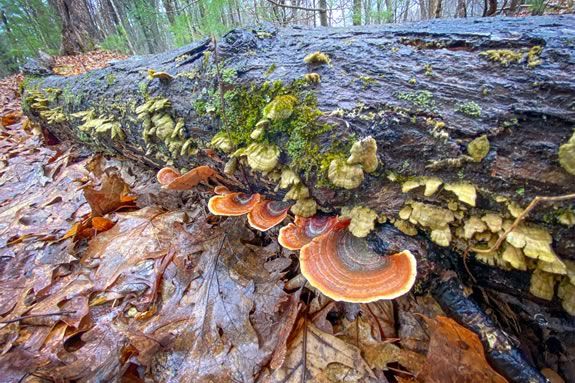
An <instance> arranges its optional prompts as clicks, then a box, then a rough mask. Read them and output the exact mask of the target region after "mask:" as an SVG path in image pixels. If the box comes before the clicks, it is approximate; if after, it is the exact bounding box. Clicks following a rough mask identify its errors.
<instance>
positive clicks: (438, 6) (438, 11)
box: [434, 0, 443, 19]
mask: <svg viewBox="0 0 575 383" xmlns="http://www.w3.org/2000/svg"><path fill="white" fill-rule="evenodd" d="M442 12H443V1H442V0H436V3H435V12H434V15H435V18H436V19H439V18H441V13H442Z"/></svg>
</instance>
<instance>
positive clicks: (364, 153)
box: [347, 136, 379, 173]
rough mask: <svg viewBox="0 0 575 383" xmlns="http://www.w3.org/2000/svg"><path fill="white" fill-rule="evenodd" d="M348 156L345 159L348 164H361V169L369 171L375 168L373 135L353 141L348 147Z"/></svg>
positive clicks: (375, 151) (375, 148) (375, 152)
mask: <svg viewBox="0 0 575 383" xmlns="http://www.w3.org/2000/svg"><path fill="white" fill-rule="evenodd" d="M349 152H350V154H351V155H350V156H349V158H348V159H347V164H348V165H361V166H362V168H363V170H365V171H366V172H368V173H371V172H373V171H375V169H377V165H378V164H379V162H378V160H377V142H376V141H375V140H374V139H373V137H371V136H368V137H366V138H364V139H362V140H360V141H357V142H355V143H354V144H353V145H352V147H351V149H350V151H349Z"/></svg>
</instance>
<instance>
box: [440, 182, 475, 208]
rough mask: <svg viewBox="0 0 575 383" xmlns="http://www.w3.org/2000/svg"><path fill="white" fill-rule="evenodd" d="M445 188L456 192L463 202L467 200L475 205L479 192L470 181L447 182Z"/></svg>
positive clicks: (467, 202)
mask: <svg viewBox="0 0 575 383" xmlns="http://www.w3.org/2000/svg"><path fill="white" fill-rule="evenodd" d="M444 189H445V190H447V191H450V192H452V193H453V194H455V195H456V196H457V198H458V199H459V200H460V201H461V202H465V203H466V204H468V205H470V206H475V200H476V198H477V192H476V190H475V186H473V185H471V184H470V183H467V182H456V183H451V184H445V186H444Z"/></svg>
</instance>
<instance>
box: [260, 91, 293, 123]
mask: <svg viewBox="0 0 575 383" xmlns="http://www.w3.org/2000/svg"><path fill="white" fill-rule="evenodd" d="M296 103H297V98H296V97H295V96H291V95H284V96H277V97H276V98H274V99H273V100H272V101H271V102H270V103H269V104H267V105H266V106H265V108H264V110H263V114H264V117H265V118H267V119H270V120H272V121H283V120H287V119H288V118H290V116H291V115H292V113H293V110H294V107H295V104H296Z"/></svg>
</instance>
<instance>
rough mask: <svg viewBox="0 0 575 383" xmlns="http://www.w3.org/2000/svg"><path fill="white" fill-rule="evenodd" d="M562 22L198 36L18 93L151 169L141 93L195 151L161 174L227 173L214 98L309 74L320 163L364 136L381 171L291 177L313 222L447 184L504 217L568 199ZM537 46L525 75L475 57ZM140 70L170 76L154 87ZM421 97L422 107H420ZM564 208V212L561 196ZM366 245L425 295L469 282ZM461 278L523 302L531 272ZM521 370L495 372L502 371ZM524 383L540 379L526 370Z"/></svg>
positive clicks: (73, 132)
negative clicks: (407, 264) (317, 210)
mask: <svg viewBox="0 0 575 383" xmlns="http://www.w3.org/2000/svg"><path fill="white" fill-rule="evenodd" d="M574 23H575V18H574V17H573V16H552V17H538V18H490V19H469V20H465V21H463V20H434V21H429V22H423V23H414V24H403V25H391V26H385V27H381V26H378V27H357V28H355V27H354V28H352V29H351V28H350V29H329V28H320V29H310V30H308V29H301V28H290V29H280V30H276V29H273V28H262V29H254V30H235V31H232V32H230V33H228V34H226V35H225V36H224V37H223V38H222V39H221V40H220V41H219V42H218V43H217V45H216V44H215V43H214V42H213V41H211V40H204V41H201V42H199V43H196V44H194V45H191V46H187V47H183V48H180V49H177V50H173V51H170V52H167V53H163V54H159V55H154V56H145V57H133V58H131V59H128V60H125V61H120V62H115V63H113V64H112V65H111V66H110V67H108V68H105V69H102V70H97V71H93V72H89V73H86V74H84V75H80V76H77V77H67V78H63V77H58V76H49V77H39V78H35V79H33V80H31V81H29V82H28V83H27V85H26V93H25V97H26V96H27V95H33V94H34V92H38V91H39V92H44V93H46V91H49V90H54V89H56V90H57V92H53V91H52V94H53V97H50V99H49V102H48V108H49V110H52V111H54V110H56V111H58V113H61V114H62V115H63V118H59V119H58V121H53V122H52V123H51V124H46V120H45V118H43V117H42V116H41V114H40V111H39V110H36V109H34V108H31V107H30V105H28V107H27V113H28V115H29V116H30V117H31V119H32V120H34V121H40V122H42V124H43V126H45V127H46V128H47V129H48V130H49V131H50V133H52V134H53V135H55V136H56V137H57V138H58V139H60V140H62V141H71V142H80V141H81V142H83V143H84V144H86V145H88V146H89V147H91V148H92V149H94V150H97V151H103V152H106V153H111V154H121V155H124V156H126V157H129V158H132V159H135V160H137V161H140V162H142V163H144V164H146V165H149V166H152V167H155V168H158V169H159V168H160V167H162V166H164V165H165V164H166V162H167V161H168V160H170V158H169V157H166V156H157V155H156V154H157V153H158V152H163V153H165V152H166V150H165V147H163V146H162V145H163V144H162V143H156V146H155V147H154V148H152V150H151V149H150V148H149V146H148V145H147V143H146V142H145V141H144V138H143V134H142V133H143V127H142V123H141V121H139V120H138V119H137V116H136V113H135V108H136V107H137V106H139V105H142V104H143V103H144V102H145V101H146V100H148V99H150V98H153V97H159V98H167V99H169V100H170V101H171V107H170V108H169V114H170V115H171V116H172V118H173V119H174V120H176V119H178V118H179V119H183V121H184V123H185V124H184V136H185V138H186V139H192V140H193V141H194V143H195V144H196V145H197V146H198V148H199V150H198V151H197V153H194V154H192V155H179V156H175V157H173V158H172V159H171V162H173V165H175V166H176V167H178V168H187V169H189V168H192V167H194V166H198V165H209V166H211V167H214V168H218V169H219V170H223V168H224V164H225V163H226V161H227V160H228V156H227V155H225V154H223V153H221V152H219V151H215V150H213V149H210V148H209V142H210V141H211V139H212V138H213V136H214V135H215V134H216V133H218V132H219V131H225V129H223V127H222V125H223V122H227V123H228V124H227V125H228V128H229V126H230V125H233V123H234V122H233V120H231V119H232V118H233V116H230V115H228V114H226V111H227V109H228V106H229V105H228V104H226V102H228V101H227V98H226V95H229V94H231V93H233V92H235V91H237V90H238V89H246V88H248V89H249V87H250V86H255V87H258V88H259V87H261V86H263V84H264V83H266V82H273V81H276V80H281V81H282V82H283V83H284V84H290V83H292V82H293V81H296V80H301V79H302V78H303V77H304V75H305V74H307V73H311V72H314V73H318V74H319V75H320V76H321V82H320V83H319V84H309V86H308V87H307V91H308V92H313V93H314V94H315V97H316V98H317V108H318V109H319V110H320V111H322V112H323V115H322V116H321V117H320V119H321V120H322V121H323V122H325V123H328V124H330V125H331V126H332V127H333V129H332V130H331V131H329V132H328V133H326V134H324V135H321V136H320V137H318V142H317V144H318V146H319V147H320V153H321V151H322V150H323V149H324V148H329V147H331V146H332V145H333V144H334V143H335V142H340V141H341V142H344V141H350V140H353V139H359V138H363V137H366V136H372V137H373V138H375V140H376V141H377V146H378V157H379V160H380V166H379V168H378V170H377V171H376V172H374V173H372V174H366V177H365V180H364V182H363V183H362V185H361V186H360V187H359V188H357V189H353V190H344V189H334V188H332V187H325V186H321V184H319V185H318V179H321V178H322V175H321V174H318V172H319V170H318V169H315V171H314V173H312V174H311V176H309V177H304V175H303V174H300V176H302V178H303V180H304V183H305V184H306V185H307V186H308V187H309V188H310V191H311V194H312V197H313V198H314V199H315V200H317V202H318V203H319V205H320V206H321V208H322V209H323V210H324V211H331V212H337V211H338V210H339V209H340V208H342V207H344V206H355V205H363V206H367V207H370V208H372V209H374V210H375V211H377V212H378V213H381V214H385V215H386V216H387V217H390V218H396V217H397V216H398V212H399V210H400V209H401V208H402V206H404V204H405V202H406V201H408V200H409V199H415V200H418V201H422V202H425V203H430V204H434V205H437V206H443V207H446V206H447V203H448V202H449V201H450V200H453V199H454V196H453V194H450V193H447V192H445V191H442V192H437V193H434V194H433V195H432V196H424V195H423V194H422V193H421V192H410V193H403V192H402V188H401V180H405V179H408V178H409V177H420V176H428V177H429V176H434V177H438V178H440V179H441V180H442V181H443V182H445V183H447V182H452V183H453V182H467V183H471V184H473V185H475V186H476V188H477V190H478V197H477V203H476V207H474V208H471V207H469V211H470V212H471V213H473V214H476V215H481V214H483V213H484V212H486V211H492V212H501V213H504V212H506V209H507V207H506V206H505V204H501V203H497V202H496V200H495V196H503V197H506V198H507V200H508V201H512V202H514V203H516V204H518V205H522V206H527V204H528V203H529V202H530V201H532V200H533V199H534V198H535V197H536V196H544V197H553V196H560V195H569V194H572V193H575V176H573V175H571V174H569V173H568V172H566V171H565V170H564V169H563V168H562V167H561V166H560V164H559V161H558V154H557V153H558V150H559V147H560V145H562V144H564V143H565V142H566V141H567V140H568V139H569V137H571V135H572V134H573V126H574V122H575V109H574V108H573V105H575V79H574V78H573V75H572V74H573V72H574V71H573V69H574V63H575V48H574V46H573V43H572V42H573V41H574V40H575V32H574V29H573V25H574ZM535 47H541V48H542V52H541V54H540V55H538V56H537V57H536V58H535V61H539V60H540V62H537V63H534V64H536V65H529V62H528V61H527V58H526V57H525V58H524V59H522V60H521V61H520V62H514V63H510V64H508V65H506V64H505V63H502V62H494V61H491V60H489V59H488V58H487V57H485V56H484V55H482V53H484V52H486V51H487V50H494V49H495V50H498V49H511V50H514V51H516V52H528V51H529V50H531V49H534V48H535ZM215 49H217V52H216V54H213V52H214V50H215ZM315 51H321V52H325V53H326V54H328V55H329V57H330V59H331V62H330V64H329V65H315V66H310V65H308V64H306V63H304V61H303V59H304V57H305V56H306V55H307V54H309V53H312V52H315ZM532 64H533V63H532ZM272 68H273V70H272ZM150 70H152V71H153V73H166V74H167V75H164V76H160V77H158V76H155V77H154V76H151V75H150V73H151V72H150ZM230 71H232V72H233V73H234V74H235V75H236V76H235V77H234V78H233V79H232V80H231V81H225V82H224V81H223V79H222V78H223V77H225V76H226V73H230ZM36 73H41V72H38V71H36ZM422 92H429V93H422ZM48 93H50V92H48ZM421 95H423V96H425V97H424V99H423V100H422V99H417V97H418V96H421ZM428 96H429V97H428ZM222 99H223V103H224V105H225V107H224V108H223V111H222V109H221V108H220V109H217V108H216V109H213V110H212V109H210V110H207V111H206V109H205V108H204V110H203V112H200V111H199V110H198V108H197V105H198V104H200V103H201V104H205V103H209V102H214V103H216V102H219V103H220V104H221V103H222ZM270 101H271V100H270ZM299 102H303V100H299ZM471 102H473V103H476V104H477V105H479V106H480V108H481V110H480V113H479V114H476V115H475V116H473V115H470V113H467V114H466V113H464V112H462V105H465V104H466V103H467V104H469V103H471ZM59 108H60V109H59ZM87 110H94V111H95V112H96V114H106V115H109V116H113V117H114V119H115V120H116V121H119V122H120V123H121V129H122V131H123V134H124V135H125V137H121V138H120V139H118V137H116V138H115V139H112V137H111V136H110V135H109V134H108V135H100V136H98V137H97V138H95V137H94V136H87V135H86V134H82V132H80V131H79V126H80V125H81V124H82V121H81V120H80V119H78V118H74V117H72V114H73V113H77V112H82V111H87ZM60 117H62V116H60ZM260 117H261V116H260ZM226 119H227V120H228V121H226ZM438 123H439V124H438ZM482 135H486V136H487V137H488V139H489V143H490V150H489V153H488V154H487V156H486V157H485V158H484V159H482V160H481V161H480V162H473V161H469V158H468V157H467V145H468V144H469V143H470V142H471V141H472V140H473V139H476V138H478V137H480V136H482ZM122 138H123V139H122ZM270 141H271V142H272V143H274V144H276V145H278V146H279V147H280V149H282V156H281V157H280V161H281V162H282V164H284V165H289V164H290V162H292V161H293V158H289V156H288V155H287V154H286V150H285V147H283V146H282V145H285V144H286V139H285V137H281V136H278V137H271V138H270ZM235 149H237V147H236V148H235ZM392 174H393V175H394V176H395V177H390V175H392ZM235 177H236V178H237V179H236V180H234V182H233V183H232V184H233V186H234V187H237V185H238V181H239V182H240V183H241V184H243V185H244V188H245V191H258V192H261V193H264V194H266V195H267V196H268V197H271V198H277V199H281V198H282V197H283V195H284V194H285V192H286V191H285V190H279V191H277V190H276V188H275V186H276V183H274V182H272V181H270V180H269V179H267V178H266V177H264V176H262V175H261V174H252V173H251V172H250V171H249V170H248V169H245V168H241V167H240V169H238V171H237V172H236V173H235ZM324 178H325V176H324ZM390 178H392V179H393V180H390ZM554 201H555V200H553V199H551V202H554ZM562 203H563V204H564V205H563V206H566V205H565V203H567V204H569V203H572V201H562ZM567 206H569V205H567ZM550 209H551V207H550V206H547V205H546V206H545V207H538V208H537V209H533V211H530V212H529V213H530V214H529V217H528V220H529V221H531V222H535V223H537V224H538V225H541V226H542V227H545V228H546V229H547V230H549V231H550V232H551V233H552V235H553V239H554V242H553V248H554V250H555V252H556V253H557V254H558V255H559V256H560V257H562V258H563V259H572V260H575V251H573V250H574V249H575V230H573V229H572V228H569V227H567V226H563V225H560V224H558V223H557V222H556V220H549V219H548V213H549V211H550ZM382 233H383V234H382ZM377 235H379V236H380V237H381V238H382V239H383V241H380V242H378V243H376V244H375V246H382V247H383V248H382V250H385V251H383V252H388V251H391V250H393V249H396V250H398V251H399V250H402V249H405V248H407V249H410V250H412V252H414V254H417V255H418V260H419V261H420V265H419V267H418V271H419V273H420V274H421V276H422V284H423V285H426V284H427V285H430V284H432V281H433V280H435V279H437V278H436V277H437V276H438V275H440V274H441V271H442V270H448V269H451V270H454V269H455V270H457V271H459V272H460V275H461V274H465V269H464V268H463V264H462V262H463V261H462V259H461V258H458V256H457V254H454V253H452V252H447V253H446V254H448V255H445V254H444V255H441V254H440V253H438V252H437V251H436V249H435V250H434V248H435V245H433V244H431V243H430V242H429V241H428V240H426V239H425V238H422V237H419V236H418V237H417V238H412V237H407V236H405V235H403V234H400V233H399V232H398V231H397V230H396V229H393V228H392V227H391V226H390V225H386V226H385V227H384V228H381V227H380V229H379V232H378V234H377ZM372 239H373V238H372ZM376 242H377V241H376ZM459 250H461V249H459ZM438 254H439V255H438ZM470 272H473V273H477V275H478V276H480V277H482V278H478V281H479V284H480V285H481V286H482V287H486V288H491V289H493V290H496V289H497V288H501V291H502V292H503V293H505V292H507V291H511V292H512V293H513V294H514V296H516V297H519V298H522V297H523V296H524V295H526V291H527V290H528V286H529V284H528V281H529V275H528V273H521V272H512V273H508V272H503V271H501V270H499V269H495V268H489V267H487V266H477V265H474V266H473V267H472V268H471V271H470ZM519 298H518V299H519ZM439 300H441V299H439ZM461 318H463V316H461ZM461 318H460V319H461ZM462 320H466V319H465V318H463V319H462ZM475 330H477V329H475ZM521 363H523V362H522V361H520V363H519V364H515V365H511V367H509V366H508V367H505V366H503V367H502V366H499V367H500V368H503V369H505V368H511V369H513V368H517V366H519V367H520V366H522V364H521ZM519 373H520V372H518V374H519ZM514 374H515V372H513V371H511V372H510V371H507V373H506V376H519V375H514ZM525 374H526V376H527V375H529V374H531V376H536V375H537V374H536V372H533V371H532V370H526V371H525ZM536 378H537V379H539V378H540V376H538V375H537V377H536ZM525 381H528V378H526V380H525Z"/></svg>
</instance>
